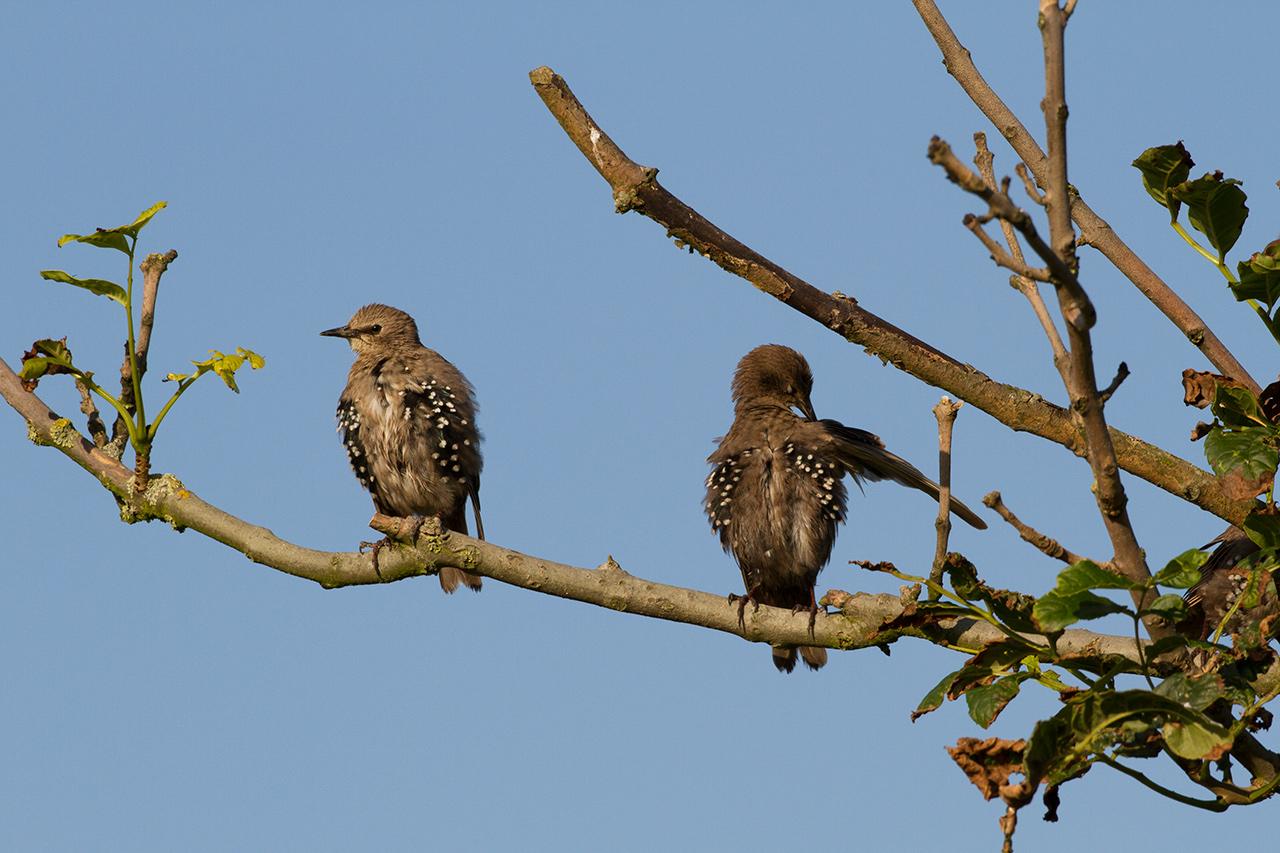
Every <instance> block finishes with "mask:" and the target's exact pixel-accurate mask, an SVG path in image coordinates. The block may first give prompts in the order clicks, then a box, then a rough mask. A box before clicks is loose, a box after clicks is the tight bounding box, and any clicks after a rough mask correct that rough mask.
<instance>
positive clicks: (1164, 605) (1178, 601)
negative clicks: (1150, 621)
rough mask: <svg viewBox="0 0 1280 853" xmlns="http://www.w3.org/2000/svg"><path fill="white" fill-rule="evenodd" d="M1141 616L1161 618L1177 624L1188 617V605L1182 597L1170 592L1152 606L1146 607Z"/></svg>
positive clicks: (1157, 599) (1160, 597)
mask: <svg viewBox="0 0 1280 853" xmlns="http://www.w3.org/2000/svg"><path fill="white" fill-rule="evenodd" d="M1139 615H1142V616H1159V617H1160V618H1162V619H1164V620H1166V621H1168V622H1170V623H1175V622H1178V621H1179V620H1181V619H1182V617H1184V616H1186V615H1187V603H1186V602H1185V601H1183V600H1182V596H1180V595H1177V594H1175V593H1172V592H1170V593H1166V594H1165V595H1161V596H1159V597H1157V598H1156V600H1155V601H1153V602H1151V604H1150V605H1148V606H1147V607H1144V608H1143V609H1142V611H1141V613H1140V614H1139Z"/></svg>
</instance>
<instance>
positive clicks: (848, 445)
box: [705, 344, 987, 672]
mask: <svg viewBox="0 0 1280 853" xmlns="http://www.w3.org/2000/svg"><path fill="white" fill-rule="evenodd" d="M812 389H813V374H812V373H811V372H810V370H809V364H808V362H806V361H805V359H804V356H802V355H800V353H798V352H796V351H795V350H793V349H791V348H789V347H784V346H779V345H777V344H767V345H765V346H760V347H756V348H755V349H753V350H752V351H751V352H749V353H747V354H746V355H745V356H743V358H742V360H741V361H740V362H738V370H737V372H736V373H735V374H734V377H733V410H734V411H733V426H731V427H730V428H729V432H728V433H727V434H726V435H725V436H724V437H723V438H722V439H720V446H719V447H717V448H716V450H715V452H714V453H712V454H711V455H710V456H709V457H707V461H708V462H709V463H711V465H712V466H713V468H712V471H711V476H709V477H707V483H706V485H707V498H706V505H705V508H706V513H707V518H708V519H709V520H710V522H711V527H712V530H713V531H715V532H716V533H718V534H719V535H720V543H721V544H722V545H723V546H724V548H725V550H726V551H728V552H730V553H731V554H733V557H734V559H735V560H737V562H738V568H739V569H741V570H742V581H743V583H744V584H745V585H746V590H747V595H746V597H745V598H744V599H742V600H741V601H740V603H739V606H740V607H743V606H745V604H746V602H747V601H748V600H750V601H753V602H755V603H757V604H769V605H773V606H774V607H788V608H792V609H793V610H800V609H805V610H808V611H809V612H810V614H811V619H812V617H813V614H816V613H817V603H816V601H815V598H814V584H815V583H816V582H817V579H818V573H819V572H820V571H822V568H823V566H825V565H826V564H827V560H828V559H830V557H831V546H832V544H833V543H834V542H835V538H836V527H837V526H838V525H839V524H840V523H841V522H842V521H844V519H845V512H846V502H845V498H846V492H845V487H844V477H845V475H846V474H848V475H851V476H852V477H853V478H854V480H855V482H857V481H862V480H872V481H874V480H894V481H896V482H898V483H901V484H902V485H904V486H910V487H912V488H915V489H919V490H920V491H922V492H924V493H926V494H928V495H929V496H930V497H932V498H934V499H935V500H936V499H937V497H938V484H937V483H935V482H933V481H932V480H930V479H929V478H928V477H926V476H925V475H924V474H922V473H921V472H920V471H919V470H918V469H916V467H915V466H913V465H912V464H911V463H909V462H907V461H906V460H904V459H901V458H899V457H897V456H895V455H894V454H892V453H890V452H889V451H887V450H885V449H884V444H883V443H882V442H881V441H880V439H879V438H877V437H876V436H874V435H872V434H871V433H869V432H866V431H864V430H860V429H854V428H852V427H847V426H844V425H843V424H841V423H839V422H837V421H833V420H818V418H817V416H816V415H814V413H813V404H812V403H811V402H810V401H809V394H810V392H811V391H812ZM793 407H794V408H795V409H798V410H799V411H800V412H802V413H803V417H802V416H801V415H798V414H796V412H795V411H793ZM951 511H952V512H953V513H955V514H956V515H958V516H960V517H961V518H963V519H964V520H965V521H967V522H968V523H969V524H970V525H972V526H974V527H976V528H979V529H982V528H985V527H986V526H987V525H986V524H985V523H984V522H983V521H982V519H981V518H979V517H978V516H976V515H974V513H973V511H972V510H970V509H969V508H968V507H967V506H965V505H964V504H963V503H961V502H960V501H958V500H956V498H954V497H952V498H951ZM741 612H742V611H741V610H739V615H740V616H741ZM810 624H812V622H811V623H810ZM796 652H797V649H795V648H792V647H779V646H775V647H774V648H773V663H774V665H775V666H777V667H778V669H780V670H782V671H784V672H790V671H791V670H792V669H794V668H795V665H796ZM799 653H800V656H801V657H802V658H803V659H804V662H805V663H806V664H807V665H808V666H809V667H810V668H811V669H818V668H820V667H821V666H822V665H823V664H825V663H826V662H827V651H826V649H823V648H819V647H816V646H801V647H800V648H799Z"/></svg>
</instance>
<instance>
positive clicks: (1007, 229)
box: [973, 132, 1071, 383]
mask: <svg viewBox="0 0 1280 853" xmlns="http://www.w3.org/2000/svg"><path fill="white" fill-rule="evenodd" d="M973 144H974V146H975V147H976V148H977V153H976V154H975V155H974V163H975V165H977V167H978V172H979V174H981V175H982V179H983V180H984V181H986V182H987V186H991V187H994V186H995V185H996V174H995V156H994V155H993V154H992V153H991V149H990V148H988V147H987V135H986V134H985V133H982V132H978V133H975V134H974V135H973ZM1018 174H1019V175H1021V176H1022V178H1023V181H1024V182H1028V179H1027V170H1026V167H1025V166H1024V165H1023V164H1022V163H1019V164H1018ZM1006 194H1007V190H1006ZM1028 194H1030V195H1031V197H1032V199H1034V200H1036V201H1037V202H1039V203H1041V204H1043V201H1042V200H1041V199H1040V198H1038V197H1037V195H1036V194H1035V188H1034V187H1031V186H1030V185H1029V182H1028ZM1000 230H1001V231H1002V232H1003V233H1004V240H1005V243H1006V244H1008V246H1009V254H1010V255H1012V256H1013V259H1014V260H1015V261H1016V262H1018V263H1025V261H1024V258H1023V255H1022V244H1021V243H1019V242H1018V234H1017V232H1016V231H1014V230H1013V226H1012V225H1010V224H1009V223H1008V222H1007V221H1006V220H1004V219H1001V220H1000ZM1009 284H1010V285H1012V286H1013V288H1014V290H1017V291H1018V292H1020V293H1021V294H1022V295H1023V296H1025V297H1026V299H1027V302H1029V303H1030V304H1031V310H1032V311H1033V312H1034V313H1035V315H1036V319H1037V320H1039V321H1040V328H1042V329H1043V330H1044V334H1045V337H1046V338H1048V340H1049V349H1050V350H1051V351H1052V352H1053V366H1054V367H1055V368H1057V370H1058V375H1059V376H1061V377H1062V381H1063V382H1064V383H1065V382H1066V381H1067V371H1068V370H1070V366H1071V365H1070V362H1071V356H1070V355H1069V354H1068V353H1067V348H1066V347H1065V346H1064V345H1063V343H1062V336H1061V335H1059V334H1058V327H1057V326H1056V325H1054V322H1053V318H1052V317H1051V316H1050V315H1049V309H1048V308H1046V307H1045V304H1044V299H1042V298H1041V296H1040V288H1039V287H1038V286H1037V285H1036V283H1035V281H1033V280H1032V279H1031V278H1029V277H1027V276H1020V275H1019V276H1014V277H1012V278H1011V279H1010V280H1009Z"/></svg>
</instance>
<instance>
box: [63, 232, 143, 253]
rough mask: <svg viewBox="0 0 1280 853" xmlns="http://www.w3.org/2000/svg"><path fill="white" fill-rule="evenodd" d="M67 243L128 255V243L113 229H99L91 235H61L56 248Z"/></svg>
mask: <svg viewBox="0 0 1280 853" xmlns="http://www.w3.org/2000/svg"><path fill="white" fill-rule="evenodd" d="M68 243H86V244H88V245H90V246H97V247H98V248H100V249H115V250H116V251H117V252H124V253H125V254H126V255H127V254H129V241H128V240H126V239H125V238H124V235H123V234H121V233H120V232H119V231H116V230H115V229H107V228H99V229H98V230H97V231H94V232H93V233H92V234H63V235H62V236H61V237H59V238H58V246H59V247H62V246H65V245H67V244H68Z"/></svg>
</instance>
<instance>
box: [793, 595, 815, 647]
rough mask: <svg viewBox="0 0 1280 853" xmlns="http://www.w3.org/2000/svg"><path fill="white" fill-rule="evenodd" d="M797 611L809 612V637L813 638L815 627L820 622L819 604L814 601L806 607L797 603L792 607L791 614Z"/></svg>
mask: <svg viewBox="0 0 1280 853" xmlns="http://www.w3.org/2000/svg"><path fill="white" fill-rule="evenodd" d="M797 613H808V614H809V639H811V640H812V639H813V631H814V628H815V626H816V625H817V624H818V605H817V604H816V603H814V604H810V605H809V606H808V607H806V606H805V605H803V604H797V605H796V606H795V607H793V608H791V615H792V616H794V615H796V614H797Z"/></svg>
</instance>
